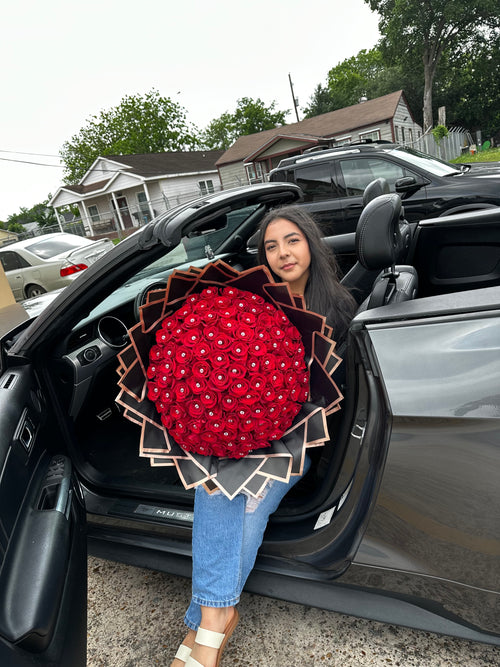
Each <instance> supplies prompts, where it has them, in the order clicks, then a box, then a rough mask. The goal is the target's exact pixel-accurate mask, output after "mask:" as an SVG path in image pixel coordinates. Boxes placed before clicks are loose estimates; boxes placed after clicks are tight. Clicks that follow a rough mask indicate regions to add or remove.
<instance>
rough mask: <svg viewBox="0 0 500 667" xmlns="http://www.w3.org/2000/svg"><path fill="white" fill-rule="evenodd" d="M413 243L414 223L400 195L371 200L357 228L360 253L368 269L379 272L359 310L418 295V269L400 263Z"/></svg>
mask: <svg viewBox="0 0 500 667" xmlns="http://www.w3.org/2000/svg"><path fill="white" fill-rule="evenodd" d="M409 245H410V226H409V225H408V223H407V222H406V221H405V220H404V214H403V207H402V204H401V198H400V196H399V195H397V194H383V195H379V196H377V197H375V198H374V199H372V200H371V201H369V202H368V204H367V205H366V206H365V208H364V209H363V211H362V213H361V216H360V218H359V221H358V226H357V228H356V256H357V258H358V262H359V263H360V264H361V266H363V267H364V268H365V269H366V270H368V271H378V272H379V274H378V276H377V278H376V279H375V281H374V283H373V286H372V288H371V291H370V293H369V295H368V296H367V297H366V298H365V300H364V301H363V303H362V304H361V305H360V307H359V309H358V312H362V311H364V310H368V309H371V308H378V307H379V306H384V305H387V304H389V303H398V302H401V301H408V300H409V299H414V298H415V296H416V295H417V290H418V275H417V271H416V270H415V268H414V267H413V266H409V265H406V264H397V263H398V262H400V261H404V260H405V259H406V257H407V255H408V249H409Z"/></svg>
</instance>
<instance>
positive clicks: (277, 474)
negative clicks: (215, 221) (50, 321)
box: [117, 261, 342, 498]
mask: <svg viewBox="0 0 500 667" xmlns="http://www.w3.org/2000/svg"><path fill="white" fill-rule="evenodd" d="M129 335H130V341H131V343H130V345H129V346H128V347H127V348H125V349H124V350H123V352H121V353H120V355H119V360H120V367H119V369H118V371H119V375H120V379H119V382H118V384H119V387H120V393H119V395H118V397H117V402H118V404H120V405H121V406H122V407H123V408H124V416H125V417H126V418H128V419H130V420H131V421H133V422H135V423H137V424H140V426H141V430H142V435H141V442H140V454H141V456H145V457H148V458H149V459H150V461H151V465H154V466H158V465H170V466H172V465H175V466H176V468H177V471H178V473H179V476H180V478H181V480H182V482H183V484H184V486H185V487H186V488H191V487H193V486H197V485H198V484H204V485H205V486H206V488H207V489H209V490H213V489H216V488H219V489H221V490H222V491H223V492H224V493H225V494H226V495H227V496H228V497H230V498H232V497H234V495H236V493H238V492H240V491H244V492H247V493H249V494H251V495H258V493H259V492H260V491H261V490H262V488H263V486H264V485H265V484H266V482H267V480H268V479H281V480H283V481H288V479H289V477H290V475H299V474H302V469H303V463H304V455H305V450H306V448H308V447H315V446H320V445H323V444H324V443H325V442H326V441H327V440H328V438H329V435H328V429H327V422H326V417H327V415H328V414H330V413H331V412H334V411H335V410H338V409H339V402H340V400H341V398H342V396H341V394H340V392H339V390H338V388H337V387H336V385H335V383H334V381H333V380H332V377H331V376H332V373H333V371H334V370H335V368H336V367H337V366H338V364H339V363H340V361H341V360H340V358H339V357H338V356H337V355H336V354H335V351H334V350H335V343H334V341H332V340H331V338H330V336H331V331H330V329H329V327H328V326H327V325H326V322H325V318H324V317H322V316H320V315H317V314H316V313H311V312H310V311H307V310H306V309H305V307H304V304H303V301H302V299H300V298H297V297H294V296H293V295H292V294H291V293H290V290H289V287H288V285H287V284H286V283H275V282H274V281H273V279H272V277H271V275H270V273H269V272H268V270H267V269H266V268H265V267H257V268H256V269H249V270H248V271H243V272H238V271H235V270H234V269H233V268H232V267H230V266H228V265H227V264H225V263H224V262H221V261H218V262H214V263H212V264H208V265H207V266H206V267H205V268H204V269H203V270H199V269H196V268H191V269H190V270H189V271H174V273H173V274H172V275H171V276H170V279H169V282H168V285H167V287H166V289H162V290H154V291H152V292H150V293H149V295H148V300H147V302H146V304H145V305H143V306H142V307H141V309H140V322H139V323H138V324H137V325H136V326H135V327H133V328H132V329H131V330H130V331H129ZM310 387H313V388H314V390H315V391H314V394H318V395H321V396H322V401H321V405H315V404H314V403H313V402H311V400H310V393H309V389H310Z"/></svg>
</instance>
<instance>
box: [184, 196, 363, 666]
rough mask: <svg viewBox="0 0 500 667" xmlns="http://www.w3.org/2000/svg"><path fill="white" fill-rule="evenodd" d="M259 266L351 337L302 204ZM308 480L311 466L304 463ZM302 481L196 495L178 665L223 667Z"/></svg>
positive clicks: (283, 217) (325, 255) (279, 214)
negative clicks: (283, 506) (241, 610)
mask: <svg viewBox="0 0 500 667" xmlns="http://www.w3.org/2000/svg"><path fill="white" fill-rule="evenodd" d="M259 262H260V263H261V264H264V265H266V266H267V267H268V268H269V269H270V270H271V272H272V274H273V276H274V277H275V279H276V280H277V281H278V282H288V284H289V285H290V289H291V292H292V293H293V294H297V295H300V296H303V297H304V299H305V303H306V307H307V309H308V310H312V311H314V312H317V313H320V314H323V315H325V316H326V320H327V323H328V324H329V325H330V326H331V327H332V328H333V338H334V340H336V341H337V343H339V342H341V341H342V340H343V339H344V338H345V335H346V331H347V328H348V325H349V322H350V320H351V318H352V316H353V314H354V311H355V308H356V302H355V301H354V299H353V297H352V296H351V295H350V294H349V292H348V291H347V290H346V289H345V288H344V287H343V286H342V285H341V284H340V282H339V279H338V274H337V265H336V262H335V259H334V257H333V256H332V255H331V253H330V252H329V251H328V248H327V246H326V245H325V244H324V242H323V241H322V239H321V236H320V234H319V231H318V228H317V227H316V225H315V223H314V221H313V220H312V218H311V217H310V216H309V215H308V213H306V212H305V211H304V210H303V209H302V208H300V207H298V206H286V207H282V208H279V209H273V210H272V211H270V212H269V213H268V214H267V215H266V216H265V217H264V219H263V220H262V223H261V226H260V237H259ZM306 459H307V460H306V465H305V466H304V474H305V473H306V472H307V470H308V468H309V466H310V459H309V458H308V457H306ZM299 479H300V477H298V476H296V477H291V479H290V482H289V483H287V484H285V483H283V482H279V481H276V480H275V481H273V482H271V483H269V484H268V485H267V486H266V487H265V488H264V491H263V492H262V494H261V497H260V498H259V499H257V500H256V499H254V498H251V497H248V496H247V495H246V494H238V495H237V496H236V497H235V498H233V500H229V499H228V498H227V497H226V496H225V495H223V494H222V493H220V492H216V493H213V494H210V495H209V494H208V493H207V492H206V491H205V490H204V489H203V488H202V487H198V488H197V489H196V494H195V505H194V523H193V596H192V600H191V604H190V606H189V608H188V610H187V612H186V616H185V619H184V621H185V623H186V625H187V626H188V628H190V630H189V632H188V635H187V636H186V638H185V639H184V641H183V643H182V644H181V646H180V648H179V651H178V652H177V655H176V658H175V659H174V661H173V663H172V667H184V666H185V667H217V666H218V665H219V664H220V660H221V655H222V651H223V649H224V646H225V644H226V642H227V640H228V639H229V637H230V635H231V634H232V632H233V630H234V628H235V627H236V625H237V623H238V612H237V611H236V608H235V605H236V604H237V603H238V601H239V598H240V594H241V591H242V590H243V586H244V585H245V582H246V580H247V577H248V575H249V574H250V572H251V570H252V568H253V565H254V562H255V558H256V556H257V551H258V549H259V547H260V545H261V543H262V539H263V536H264V531H265V529H266V526H267V522H268V519H269V516H270V515H271V514H272V513H273V512H274V511H275V510H276V509H277V507H278V505H279V504H280V502H281V500H282V499H283V497H284V495H285V494H286V493H287V492H288V491H289V490H290V488H291V487H292V486H293V485H294V484H295V483H296V482H297V481H298V480H299Z"/></svg>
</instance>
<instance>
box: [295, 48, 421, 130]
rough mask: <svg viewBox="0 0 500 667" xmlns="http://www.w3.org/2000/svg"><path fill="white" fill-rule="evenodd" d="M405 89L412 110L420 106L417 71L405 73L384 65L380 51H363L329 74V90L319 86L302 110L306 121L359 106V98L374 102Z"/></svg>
mask: <svg viewBox="0 0 500 667" xmlns="http://www.w3.org/2000/svg"><path fill="white" fill-rule="evenodd" d="M400 89H403V90H404V91H405V95H406V99H407V100H408V103H409V105H410V108H411V109H412V110H415V109H417V108H418V107H419V104H417V102H418V100H419V99H421V91H422V87H421V86H419V78H418V75H417V76H415V72H414V70H408V71H404V70H402V69H401V68H400V67H399V66H398V65H389V64H387V63H386V62H385V60H384V57H383V54H382V53H381V52H380V50H379V49H377V48H374V49H371V50H370V51H366V50H361V51H360V52H359V53H358V54H357V55H355V56H352V57H351V58H346V59H345V60H343V61H342V62H341V63H339V64H338V65H336V66H335V67H333V68H332V69H330V71H329V72H328V83H327V86H326V87H323V86H322V85H321V84H319V85H318V86H317V87H316V89H315V91H314V94H313V95H312V97H311V99H310V103H309V106H308V107H306V108H305V109H304V110H303V111H304V114H305V117H306V118H311V117H312V116H318V115H319V114H323V113H328V112H329V111H335V110H336V109H343V108H345V107H347V106H351V105H353V104H358V102H359V100H360V98H362V97H367V98H368V99H374V98H376V97H381V96H382V95H387V94H388V93H393V92H394V91H396V90H400Z"/></svg>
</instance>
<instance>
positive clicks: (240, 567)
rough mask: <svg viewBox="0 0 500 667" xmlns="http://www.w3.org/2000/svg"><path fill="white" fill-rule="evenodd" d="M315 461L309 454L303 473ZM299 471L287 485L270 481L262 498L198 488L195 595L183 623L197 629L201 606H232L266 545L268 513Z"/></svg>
mask: <svg viewBox="0 0 500 667" xmlns="http://www.w3.org/2000/svg"><path fill="white" fill-rule="evenodd" d="M310 465H311V461H310V459H309V457H308V456H307V455H306V460H305V464H304V474H305V473H306V472H307V470H308V469H309V467H310ZM299 479H301V478H300V477H299V476H296V477H291V478H290V481H289V482H288V483H287V484H285V483H284V482H280V481H277V480H272V481H271V482H268V484H267V485H266V487H265V488H264V491H263V494H262V496H263V497H262V498H259V499H257V500H255V499H254V498H250V497H248V496H247V495H245V494H238V495H237V496H235V497H234V498H233V500H229V498H227V496H225V495H224V494H223V493H222V492H220V491H218V492H215V493H213V494H208V493H207V492H206V491H205V489H203V488H202V487H200V486H199V487H197V489H196V494H195V501H194V523H193V579H192V598H191V604H190V605H189V607H188V610H187V612H186V616H185V618H184V622H185V623H186V625H187V626H188V627H189V628H191V629H192V630H197V629H198V627H199V625H200V622H201V609H200V606H203V607H232V606H234V605H235V604H237V603H238V602H239V600H240V595H241V591H242V590H243V587H244V585H245V582H246V580H247V578H248V575H249V574H250V572H251V571H252V568H253V566H254V563H255V559H256V557H257V551H258V550H259V547H260V545H261V544H262V539H263V537H264V531H265V530H266V526H267V522H268V519H269V516H270V515H271V514H272V513H273V512H275V511H276V509H277V508H278V505H279V504H280V502H281V501H282V499H283V497H284V496H285V494H286V493H287V492H288V491H289V490H290V489H291V488H292V486H294V485H295V484H296V483H297V482H298V481H299Z"/></svg>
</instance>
